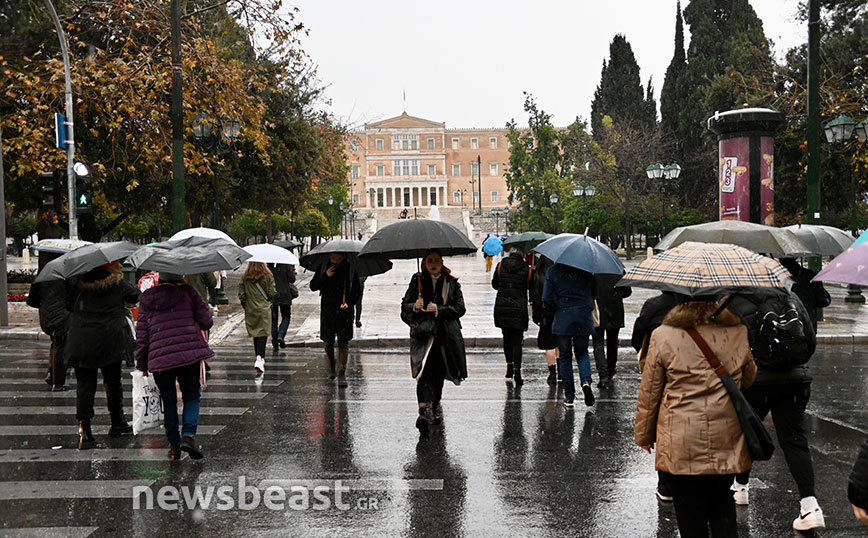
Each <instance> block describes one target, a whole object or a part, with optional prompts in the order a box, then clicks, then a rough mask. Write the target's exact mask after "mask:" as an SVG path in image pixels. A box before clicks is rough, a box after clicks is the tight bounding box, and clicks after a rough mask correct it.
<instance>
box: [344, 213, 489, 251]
mask: <svg viewBox="0 0 868 538" xmlns="http://www.w3.org/2000/svg"><path fill="white" fill-rule="evenodd" d="M431 249H437V250H439V251H440V253H441V254H442V255H444V256H456V255H459V254H473V253H474V252H476V246H475V245H474V244H473V243H472V242H471V241H470V239H468V238H467V236H466V235H465V234H463V233H462V232H461V230H459V229H458V228H456V227H455V226H452V225H451V224H449V223H447V222H442V221H436V220H400V221H398V222H396V223H394V224H390V225H388V226H385V227H383V228H382V229H380V230H377V233H375V234H374V235H372V236H371V238H370V239H368V242H367V243H365V246H364V248H362V251H361V253H360V256H361V257H362V259H364V258H367V257H369V256H374V257H378V258H388V259H392V260H409V259H413V258H421V257H422V256H424V255H425V253H426V252H428V251H429V250H431Z"/></svg>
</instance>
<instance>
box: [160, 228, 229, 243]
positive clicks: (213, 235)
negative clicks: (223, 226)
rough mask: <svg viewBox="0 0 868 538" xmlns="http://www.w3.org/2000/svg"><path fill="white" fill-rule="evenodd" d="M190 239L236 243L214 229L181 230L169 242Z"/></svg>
mask: <svg viewBox="0 0 868 538" xmlns="http://www.w3.org/2000/svg"><path fill="white" fill-rule="evenodd" d="M188 237H204V238H206V239H225V240H227V241H229V242H230V243H235V241H233V240H232V238H231V237H229V235H227V234H226V233H224V232H221V231H220V230H215V229H214V228H205V227H202V226H200V227H198V228H187V229H186V230H181V231H180V232H178V233H176V234H175V235H173V236H172V237H170V238H169V241H178V240H179V239H186V238H188Z"/></svg>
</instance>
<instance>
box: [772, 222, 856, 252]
mask: <svg viewBox="0 0 868 538" xmlns="http://www.w3.org/2000/svg"><path fill="white" fill-rule="evenodd" d="M784 229H785V230H791V231H792V232H793V233H794V234H796V237H798V238H799V240H800V241H802V243H804V244H806V245H807V246H808V248H810V249H811V253H812V254H818V255H820V256H837V255H838V254H840V253H842V252H844V251H845V250H847V249H848V248H850V247H851V246H852V245H853V241H855V240H856V238H855V237H853V236H852V235H850V233H849V232H845V231H844V230H841V229H840V228H835V227H834V226H823V225H822V224H793V225H792V226H787V227H786V228H784Z"/></svg>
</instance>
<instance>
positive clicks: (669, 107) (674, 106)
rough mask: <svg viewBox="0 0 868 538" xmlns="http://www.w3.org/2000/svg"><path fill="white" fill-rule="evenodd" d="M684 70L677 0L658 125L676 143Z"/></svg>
mask: <svg viewBox="0 0 868 538" xmlns="http://www.w3.org/2000/svg"><path fill="white" fill-rule="evenodd" d="M686 69H687V57H686V56H685V54H684V22H683V19H682V18H681V2H680V0H679V2H678V3H677V4H676V8H675V52H674V53H673V54H672V60H671V61H670V62H669V67H667V68H666V76H665V78H664V79H663V89H662V90H661V91H660V125H661V128H662V130H663V134H664V136H667V137H675V139H676V141H677V136H676V135H677V133H678V115H679V112H680V110H681V108H682V100H683V97H684V95H685V92H684V89H683V87H682V84H683V82H684V81H683V78H684V71H685V70H686ZM676 145H677V144H676ZM675 153H676V159H677V158H678V157H679V156H678V155H677V154H678V151H677V149H676V152H675Z"/></svg>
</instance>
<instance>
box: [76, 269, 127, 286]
mask: <svg viewBox="0 0 868 538" xmlns="http://www.w3.org/2000/svg"><path fill="white" fill-rule="evenodd" d="M95 271H96V270H91V271H88V272H87V273H85V274H84V275H82V276H81V277H79V279H78V283H77V285H78V289H80V290H88V291H94V290H101V289H106V288H110V287H112V286H114V285H115V284H117V283H118V282H120V281H121V280H123V279H124V275H123V273H113V272H110V271H108V270H103V271H105V273H106V274H105V276H102V275H99V274H94V273H95ZM88 276H89V277H90V278H88ZM94 277H97V278H94Z"/></svg>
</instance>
